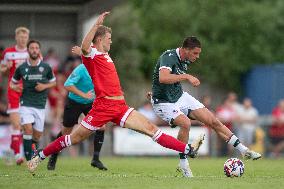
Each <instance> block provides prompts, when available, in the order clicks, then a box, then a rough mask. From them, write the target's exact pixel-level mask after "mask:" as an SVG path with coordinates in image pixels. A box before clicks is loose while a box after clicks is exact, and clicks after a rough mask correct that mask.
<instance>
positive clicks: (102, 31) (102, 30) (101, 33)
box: [92, 25, 112, 43]
mask: <svg viewBox="0 0 284 189" xmlns="http://www.w3.org/2000/svg"><path fill="white" fill-rule="evenodd" d="M111 32H112V31H111V28H109V27H106V26H103V25H100V26H99V27H98V29H97V31H96V33H95V36H94V38H93V40H92V42H93V43H95V42H96V40H97V38H98V37H101V36H104V35H105V34H106V33H110V34H111Z"/></svg>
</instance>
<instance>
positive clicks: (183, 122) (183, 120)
mask: <svg viewBox="0 0 284 189" xmlns="http://www.w3.org/2000/svg"><path fill="white" fill-rule="evenodd" d="M173 125H176V126H179V127H181V128H184V129H189V128H190V125H191V122H190V119H189V118H188V117H187V116H186V115H184V114H180V115H179V116H177V117H176V118H175V119H174V121H173Z"/></svg>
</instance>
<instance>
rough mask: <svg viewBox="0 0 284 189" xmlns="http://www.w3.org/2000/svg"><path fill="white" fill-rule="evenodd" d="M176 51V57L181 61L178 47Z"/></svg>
mask: <svg viewBox="0 0 284 189" xmlns="http://www.w3.org/2000/svg"><path fill="white" fill-rule="evenodd" d="M176 53H177V55H178V59H179V60H180V61H181V58H180V53H179V48H176Z"/></svg>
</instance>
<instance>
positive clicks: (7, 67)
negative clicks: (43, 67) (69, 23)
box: [1, 27, 30, 165]
mask: <svg viewBox="0 0 284 189" xmlns="http://www.w3.org/2000/svg"><path fill="white" fill-rule="evenodd" d="M15 33H16V37H15V39H16V45H15V46H12V47H8V48H6V49H5V50H4V53H3V55H2V57H1V72H7V73H8V83H10V81H11V78H12V77H13V75H14V73H15V70H16V68H17V67H18V66H20V65H21V64H22V63H23V62H25V61H26V60H27V59H28V57H29V54H28V52H27V43H28V40H29V33H30V31H29V30H28V29H27V28H25V27H18V28H17V29H16V30H15ZM19 86H20V88H22V83H20V84H19ZM20 96H21V92H16V91H14V90H12V89H11V87H10V86H9V85H8V90H7V99H8V110H7V113H8V114H9V117H10V120H11V124H12V128H13V130H12V135H11V149H12V150H13V151H14V154H15V158H16V163H17V164H18V165H20V164H21V163H23V161H24V158H23V157H22V156H21V154H20V146H21V144H22V134H21V125H20V115H19V106H20Z"/></svg>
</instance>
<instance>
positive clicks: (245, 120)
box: [236, 98, 258, 146]
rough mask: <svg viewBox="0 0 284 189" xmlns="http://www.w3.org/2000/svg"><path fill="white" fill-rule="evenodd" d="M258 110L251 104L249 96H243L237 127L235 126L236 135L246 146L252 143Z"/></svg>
mask: <svg viewBox="0 0 284 189" xmlns="http://www.w3.org/2000/svg"><path fill="white" fill-rule="evenodd" d="M257 119H258V111H257V110H256V109H255V108H254V107H253V106H252V102H251V100H250V99H249V98H245V99H244V101H243V106H242V107H241V108H240V110H239V127H238V128H236V131H237V133H238V137H239V139H240V140H241V141H243V143H244V144H245V145H246V146H250V145H252V143H253V137H254V133H255V130H256V127H257Z"/></svg>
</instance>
